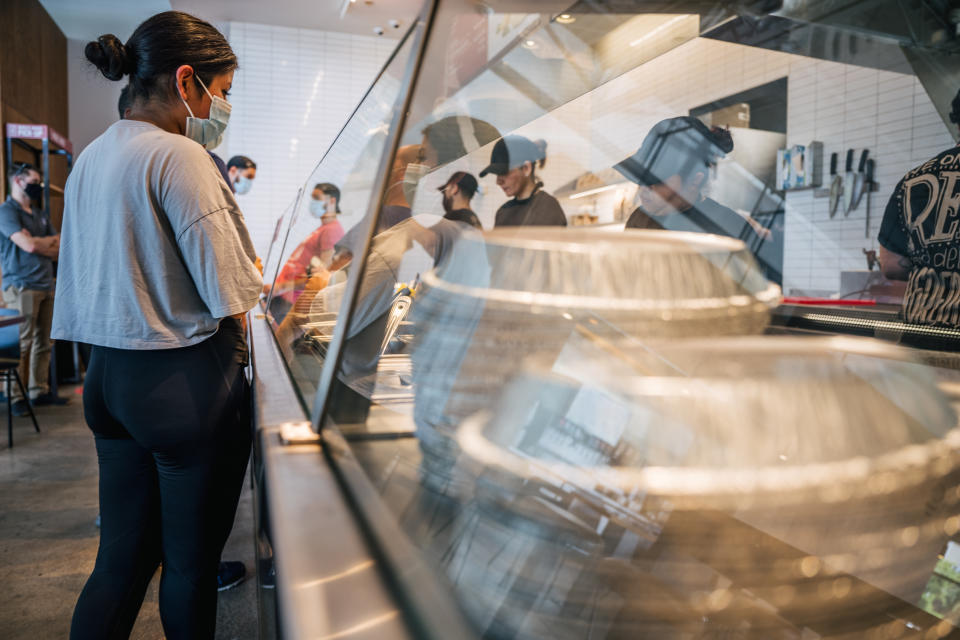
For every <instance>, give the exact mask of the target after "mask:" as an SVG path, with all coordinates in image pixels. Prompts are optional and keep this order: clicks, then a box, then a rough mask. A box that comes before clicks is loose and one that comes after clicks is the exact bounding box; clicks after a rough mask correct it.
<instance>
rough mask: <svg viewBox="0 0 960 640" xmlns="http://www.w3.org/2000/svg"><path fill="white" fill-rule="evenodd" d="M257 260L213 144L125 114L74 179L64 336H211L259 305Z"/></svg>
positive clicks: (65, 247)
mask: <svg viewBox="0 0 960 640" xmlns="http://www.w3.org/2000/svg"><path fill="white" fill-rule="evenodd" d="M255 259H256V254H255V252H254V248H253V243H252V242H251V240H250V236H249V234H248V232H247V228H246V226H245V225H244V222H243V216H242V215H241V213H240V208H239V207H238V206H237V202H236V200H235V199H234V197H233V194H232V193H230V189H229V188H228V187H227V185H226V184H225V183H224V181H223V179H222V178H221V177H220V173H219V172H218V171H217V168H216V166H215V165H214V163H213V160H211V159H210V156H209V155H207V152H206V151H204V149H203V147H201V146H200V145H199V144H197V143H196V142H193V141H192V140H190V139H188V138H186V137H184V136H181V135H177V134H173V133H169V132H167V131H164V130H162V129H160V128H158V127H156V126H154V125H152V124H149V123H146V122H139V121H136V120H120V121H119V122H116V123H114V124H113V125H112V126H111V127H110V128H109V129H107V130H106V131H105V132H104V133H103V134H102V135H101V136H100V137H99V138H97V139H96V140H94V141H93V142H92V143H91V144H90V145H89V146H88V147H87V148H86V149H85V150H84V151H83V153H82V154H80V157H79V159H78V160H77V164H76V166H75V167H74V169H73V171H72V172H71V174H70V177H69V179H68V180H67V186H66V193H65V194H64V214H63V228H62V230H61V238H60V267H59V273H58V278H57V293H56V296H57V297H56V304H55V305H54V312H53V331H52V336H53V337H54V338H56V339H62V340H75V341H77V342H87V343H90V344H95V345H100V346H105V347H115V348H119V349H169V348H175V347H185V346H189V345H191V344H196V343H198V342H202V341H203V340H205V339H207V338H209V337H210V336H212V335H213V334H214V333H216V331H217V327H218V326H219V319H220V318H223V317H226V316H230V315H234V314H237V313H242V312H245V311H248V310H249V309H251V308H252V307H253V306H254V305H255V304H256V302H257V298H258V296H259V293H260V289H261V287H262V279H261V277H260V274H259V273H258V271H257V269H256V268H255V266H254V261H255Z"/></svg>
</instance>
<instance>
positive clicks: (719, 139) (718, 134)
mask: <svg viewBox="0 0 960 640" xmlns="http://www.w3.org/2000/svg"><path fill="white" fill-rule="evenodd" d="M709 140H710V142H712V143H713V144H715V145H716V146H717V148H718V149H720V150H721V151H723V152H724V153H730V152H731V151H733V136H732V135H730V129H728V128H723V127H710V135H709ZM716 161H717V158H716V157H714V158H713V162H712V163H711V164H715V163H716Z"/></svg>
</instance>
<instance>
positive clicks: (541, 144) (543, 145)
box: [530, 138, 547, 175]
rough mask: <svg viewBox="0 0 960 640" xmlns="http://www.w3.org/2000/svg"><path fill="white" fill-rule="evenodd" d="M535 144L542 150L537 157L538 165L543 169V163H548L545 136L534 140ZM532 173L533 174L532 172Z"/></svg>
mask: <svg viewBox="0 0 960 640" xmlns="http://www.w3.org/2000/svg"><path fill="white" fill-rule="evenodd" d="M533 144H534V145H535V146H536V147H537V150H538V151H539V152H540V156H539V158H537V162H536V166H537V167H539V168H540V169H543V165H545V164H547V141H546V140H544V139H543V138H540V139H539V140H533ZM530 175H533V174H532V173H531V174H530Z"/></svg>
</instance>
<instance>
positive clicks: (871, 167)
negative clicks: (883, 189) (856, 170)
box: [865, 158, 874, 186]
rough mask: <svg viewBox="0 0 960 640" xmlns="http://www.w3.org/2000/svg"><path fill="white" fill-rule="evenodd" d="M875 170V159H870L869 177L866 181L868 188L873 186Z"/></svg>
mask: <svg viewBox="0 0 960 640" xmlns="http://www.w3.org/2000/svg"><path fill="white" fill-rule="evenodd" d="M873 169H874V163H873V158H870V159H869V160H867V177H866V180H865V182H866V183H867V185H868V186H871V185H873Z"/></svg>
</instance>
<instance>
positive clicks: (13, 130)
mask: <svg viewBox="0 0 960 640" xmlns="http://www.w3.org/2000/svg"><path fill="white" fill-rule="evenodd" d="M7 137H8V138H22V139H24V140H47V139H49V140H50V141H52V142H53V144H55V145H57V146H58V147H60V148H61V149H65V150H67V151H69V152H70V153H73V143H72V142H70V141H69V140H67V139H66V138H65V137H63V136H62V135H60V134H59V133H57V131H56V130H54V129H53V128H51V127H48V126H47V125H45V124H19V123H16V122H8V123H7Z"/></svg>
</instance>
